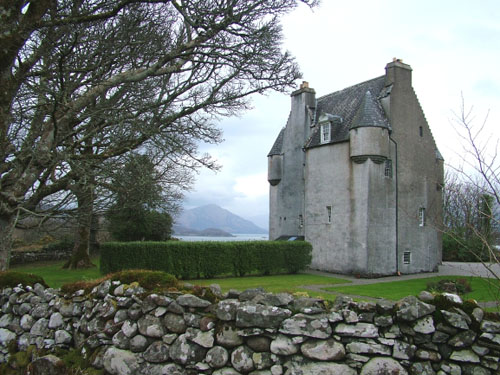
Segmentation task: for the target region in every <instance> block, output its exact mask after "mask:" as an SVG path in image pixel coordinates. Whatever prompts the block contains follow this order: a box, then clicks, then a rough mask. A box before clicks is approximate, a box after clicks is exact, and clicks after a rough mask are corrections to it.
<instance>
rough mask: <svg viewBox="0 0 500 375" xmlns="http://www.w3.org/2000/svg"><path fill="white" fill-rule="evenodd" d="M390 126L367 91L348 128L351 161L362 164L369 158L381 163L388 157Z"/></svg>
mask: <svg viewBox="0 0 500 375" xmlns="http://www.w3.org/2000/svg"><path fill="white" fill-rule="evenodd" d="M389 133H390V126H389V123H388V122H387V120H386V119H385V117H384V115H383V114H382V109H381V108H380V106H379V105H378V102H377V101H376V99H375V98H373V96H372V94H371V93H370V91H367V92H366V94H365V97H364V98H363V101H362V102H361V105H360V106H359V109H358V111H357V113H356V115H355V116H354V119H353V120H352V123H351V126H350V127H349V137H350V149H351V155H350V156H351V159H352V160H353V161H354V162H357V163H362V162H364V161H365V160H366V159H368V158H370V159H371V160H372V161H374V162H375V163H382V162H383V161H384V160H386V159H387V158H388V157H389V155H390V153H389V152H390V144H389Z"/></svg>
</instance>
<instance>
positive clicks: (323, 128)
mask: <svg viewBox="0 0 500 375" xmlns="http://www.w3.org/2000/svg"><path fill="white" fill-rule="evenodd" d="M319 130H320V134H321V143H322V144H323V143H328V142H330V141H331V140H332V124H331V122H329V121H328V122H323V123H321V124H320V125H319Z"/></svg>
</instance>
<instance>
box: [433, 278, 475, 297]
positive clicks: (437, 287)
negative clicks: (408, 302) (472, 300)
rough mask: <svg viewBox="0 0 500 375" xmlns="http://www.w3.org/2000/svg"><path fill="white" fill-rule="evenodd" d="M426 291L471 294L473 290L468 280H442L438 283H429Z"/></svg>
mask: <svg viewBox="0 0 500 375" xmlns="http://www.w3.org/2000/svg"><path fill="white" fill-rule="evenodd" d="M426 290H428V291H430V292H438V293H454V294H466V293H470V292H471V291H472V288H471V286H470V283H469V281H468V280H467V279H464V278H461V279H456V280H450V279H442V280H439V281H437V282H436V281H434V282H429V283H427V288H426Z"/></svg>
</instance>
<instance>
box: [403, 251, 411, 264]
mask: <svg viewBox="0 0 500 375" xmlns="http://www.w3.org/2000/svg"><path fill="white" fill-rule="evenodd" d="M410 262H411V252H410V251H405V252H404V253H403V264H410Z"/></svg>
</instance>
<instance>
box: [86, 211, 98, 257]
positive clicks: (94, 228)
mask: <svg viewBox="0 0 500 375" xmlns="http://www.w3.org/2000/svg"><path fill="white" fill-rule="evenodd" d="M98 233H99V217H98V216H97V215H96V214H95V213H92V218H91V221H90V239H89V253H90V255H94V254H97V253H99V248H100V245H99V239H98V238H97V234H98Z"/></svg>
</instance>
